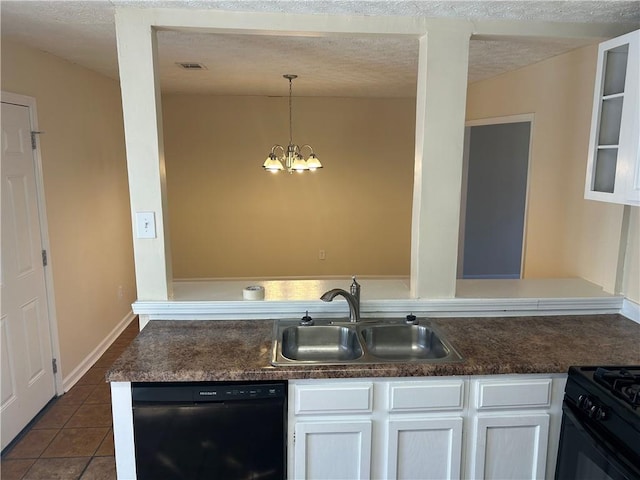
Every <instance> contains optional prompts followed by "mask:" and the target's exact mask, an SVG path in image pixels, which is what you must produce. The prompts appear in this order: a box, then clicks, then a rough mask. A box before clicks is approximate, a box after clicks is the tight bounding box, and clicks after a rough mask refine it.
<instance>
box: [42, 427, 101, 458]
mask: <svg viewBox="0 0 640 480" xmlns="http://www.w3.org/2000/svg"><path fill="white" fill-rule="evenodd" d="M108 431H109V428H107V427H102V428H63V429H62V430H60V433H59V434H58V435H57V436H56V438H54V439H53V441H52V442H51V444H50V445H49V446H48V447H47V449H46V450H45V451H44V452H43V453H42V455H41V456H42V458H54V457H90V456H92V455H93V454H94V453H95V452H96V450H97V449H98V446H100V444H101V443H102V440H104V438H105V436H106V435H107V432H108Z"/></svg>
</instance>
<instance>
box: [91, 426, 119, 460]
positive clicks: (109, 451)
mask: <svg viewBox="0 0 640 480" xmlns="http://www.w3.org/2000/svg"><path fill="white" fill-rule="evenodd" d="M115 454H116V448H115V445H114V443H113V430H109V433H107V436H106V437H104V440H103V441H102V443H101V444H100V446H99V447H98V450H97V451H96V453H95V456H96V457H108V456H114V455H115Z"/></svg>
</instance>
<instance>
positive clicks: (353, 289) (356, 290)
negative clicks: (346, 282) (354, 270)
mask: <svg viewBox="0 0 640 480" xmlns="http://www.w3.org/2000/svg"><path fill="white" fill-rule="evenodd" d="M349 293H350V294H351V295H353V296H354V297H355V298H356V299H357V300H358V301H359V300H360V284H359V283H358V281H357V280H356V276H355V275H353V276H352V277H351V286H350V287H349Z"/></svg>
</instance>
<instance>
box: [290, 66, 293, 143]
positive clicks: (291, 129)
mask: <svg viewBox="0 0 640 480" xmlns="http://www.w3.org/2000/svg"><path fill="white" fill-rule="evenodd" d="M292 91H293V89H292V79H291V78H289V145H291V144H292V143H293V114H292V113H291V112H292V109H291V95H292Z"/></svg>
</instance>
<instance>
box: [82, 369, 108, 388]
mask: <svg viewBox="0 0 640 480" xmlns="http://www.w3.org/2000/svg"><path fill="white" fill-rule="evenodd" d="M107 370H108V367H105V366H99V367H98V366H93V367H91V368H90V369H89V370H88V371H87V373H85V374H84V375H83V376H82V378H81V379H80V380H78V383H77V384H76V385H98V384H99V383H104V382H106V380H105V374H106V373H107Z"/></svg>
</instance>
